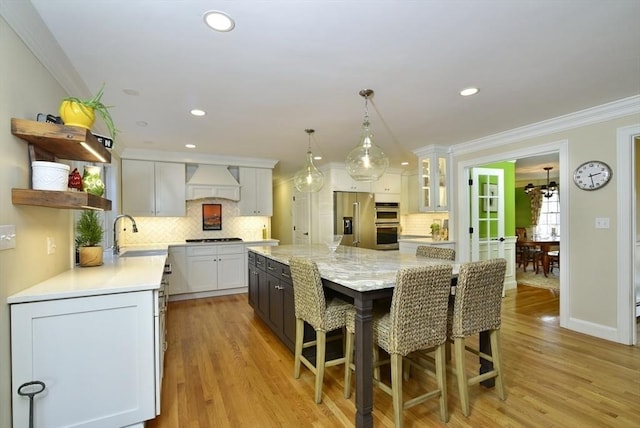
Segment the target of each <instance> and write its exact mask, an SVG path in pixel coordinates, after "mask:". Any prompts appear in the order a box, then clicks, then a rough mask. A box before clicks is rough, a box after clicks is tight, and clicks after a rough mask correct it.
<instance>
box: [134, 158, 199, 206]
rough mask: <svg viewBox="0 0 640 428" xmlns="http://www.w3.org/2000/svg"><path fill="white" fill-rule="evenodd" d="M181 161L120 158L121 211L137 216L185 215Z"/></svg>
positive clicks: (183, 171) (183, 175)
mask: <svg viewBox="0 0 640 428" xmlns="http://www.w3.org/2000/svg"><path fill="white" fill-rule="evenodd" d="M185 178H186V172H185V164H183V163H174V162H153V161H145V160H133V159H123V160H122V212H123V213H127V214H130V215H134V216H135V215H137V216H140V217H182V216H184V215H186V203H185V196H186V194H185Z"/></svg>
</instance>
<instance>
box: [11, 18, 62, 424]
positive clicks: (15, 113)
mask: <svg viewBox="0 0 640 428" xmlns="http://www.w3.org/2000/svg"><path fill="white" fill-rule="evenodd" d="M0 61H1V62H2V72H0V94H2V97H1V98H0V153H2V156H0V224H3V225H5V224H12V225H15V227H16V234H17V238H16V248H15V249H10V250H4V251H0V426H2V427H9V426H11V371H10V353H9V352H10V346H9V345H10V331H9V306H8V305H7V304H6V303H5V302H6V299H7V296H9V295H11V294H13V293H16V292H18V291H20V290H23V289H25V288H27V287H29V286H31V285H33V284H36V283H38V282H40V281H42V280H44V279H46V278H49V277H51V276H53V275H56V274H58V273H60V272H62V271H64V270H66V269H68V268H69V266H70V263H71V261H72V260H73V259H72V255H71V254H72V251H73V248H72V243H73V241H72V234H73V221H72V216H71V213H72V212H71V211H68V210H58V209H53V208H40V207H29V206H20V205H15V206H14V205H13V204H12V203H11V188H13V187H15V188H25V189H26V188H29V157H28V154H27V144H26V143H25V142H24V141H23V140H21V139H19V138H17V137H14V136H13V135H12V134H11V118H12V117H16V118H23V119H33V120H35V117H36V114H37V113H39V112H46V113H56V112H57V110H58V106H59V104H60V100H61V99H62V98H63V97H64V96H66V95H67V94H65V92H64V91H63V89H62V88H61V87H60V85H59V84H58V83H57V82H56V81H55V80H54V79H53V78H52V77H51V75H50V74H49V73H48V72H47V70H46V69H45V68H44V67H43V66H42V65H41V64H40V63H39V62H38V61H37V60H36V59H35V57H34V56H33V55H32V54H31V52H30V51H29V50H28V49H27V48H26V47H25V46H24V44H23V43H22V41H21V40H20V39H19V38H18V37H17V36H16V34H15V33H14V32H13V31H12V30H11V28H10V27H9V26H8V25H7V23H6V21H5V20H4V19H3V18H0ZM47 236H49V237H51V238H53V239H54V240H55V243H56V245H57V251H56V253H55V254H52V255H47V251H46V237H47Z"/></svg>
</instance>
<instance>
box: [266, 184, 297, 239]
mask: <svg viewBox="0 0 640 428" xmlns="http://www.w3.org/2000/svg"><path fill="white" fill-rule="evenodd" d="M292 198H293V183H292V182H291V180H287V181H280V182H278V183H274V186H273V217H272V218H271V237H272V238H273V239H279V240H280V244H281V245H285V244H292V243H293V232H292V231H293V211H292V210H293V203H292Z"/></svg>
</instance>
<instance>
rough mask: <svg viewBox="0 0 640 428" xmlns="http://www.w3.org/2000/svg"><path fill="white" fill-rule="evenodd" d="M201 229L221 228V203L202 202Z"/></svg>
mask: <svg viewBox="0 0 640 428" xmlns="http://www.w3.org/2000/svg"><path fill="white" fill-rule="evenodd" d="M202 230H222V204H202Z"/></svg>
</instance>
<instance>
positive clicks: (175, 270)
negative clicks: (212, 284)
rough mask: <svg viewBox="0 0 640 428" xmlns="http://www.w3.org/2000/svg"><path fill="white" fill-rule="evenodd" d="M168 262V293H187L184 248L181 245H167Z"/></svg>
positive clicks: (185, 251) (187, 284) (185, 252)
mask: <svg viewBox="0 0 640 428" xmlns="http://www.w3.org/2000/svg"><path fill="white" fill-rule="evenodd" d="M169 263H170V264H171V274H170V275H169V283H170V284H171V286H170V287H169V294H171V295H173V294H183V293H188V292H189V283H188V282H187V250H186V248H185V247H181V246H173V247H169Z"/></svg>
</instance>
